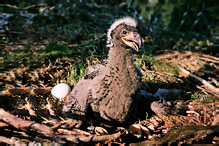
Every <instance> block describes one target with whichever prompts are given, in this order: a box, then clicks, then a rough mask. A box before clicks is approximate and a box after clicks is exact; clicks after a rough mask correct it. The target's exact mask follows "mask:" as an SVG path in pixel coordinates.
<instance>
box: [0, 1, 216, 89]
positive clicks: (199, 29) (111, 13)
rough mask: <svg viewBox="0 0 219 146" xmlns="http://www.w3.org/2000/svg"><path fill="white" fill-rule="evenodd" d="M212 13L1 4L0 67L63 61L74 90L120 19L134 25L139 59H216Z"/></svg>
mask: <svg viewBox="0 0 219 146" xmlns="http://www.w3.org/2000/svg"><path fill="white" fill-rule="evenodd" d="M218 11H219V5H218V1H217V0H184V1H181V0H136V1H134V0H112V1H109V0H97V1H95V0H87V1H85V0H40V1H35V0H28V1H23V0H4V1H1V4H0V48H1V52H0V53H1V54H0V55H1V63H2V64H3V66H2V67H1V68H2V70H3V71H4V70H6V71H8V70H10V69H12V68H14V67H22V66H24V67H28V68H38V67H42V66H43V65H45V66H48V65H49V64H51V63H53V62H55V61H56V60H57V59H58V58H62V59H63V58H65V57H67V58H68V59H67V60H68V61H70V64H73V65H72V66H71V67H70V68H71V71H70V73H69V74H68V75H67V77H68V81H70V84H71V85H74V84H75V82H76V81H77V80H78V79H79V78H80V77H81V76H82V75H83V74H84V72H86V68H87V67H88V66H90V65H94V64H97V63H100V62H101V61H102V60H103V59H105V58H106V57H107V53H108V48H106V32H107V29H108V28H109V26H110V24H111V23H112V22H113V21H114V20H115V19H117V18H120V17H123V16H132V17H134V18H135V19H136V20H137V21H138V30H139V33H140V34H141V36H142V40H143V47H142V49H141V52H140V55H146V56H155V55H159V52H162V51H161V50H173V51H179V50H185V51H195V52H199V51H200V52H203V53H206V54H210V55H213V56H218V39H219V31H218V27H219V26H218V23H219V22H218V19H219V16H218V14H219V12H218ZM64 60H66V58H65V59H64ZM149 64H150V63H149ZM64 66H65V65H62V66H61V67H64ZM67 72H68V71H67ZM61 78H62V77H60V78H59V79H58V80H57V81H55V80H54V81H55V82H60V80H62V79H61ZM22 79H23V77H22ZM45 80H46V79H45ZM21 82H22V84H25V83H27V80H26V79H23V80H22V81H21ZM45 82H46V81H45ZM55 82H54V83H55Z"/></svg>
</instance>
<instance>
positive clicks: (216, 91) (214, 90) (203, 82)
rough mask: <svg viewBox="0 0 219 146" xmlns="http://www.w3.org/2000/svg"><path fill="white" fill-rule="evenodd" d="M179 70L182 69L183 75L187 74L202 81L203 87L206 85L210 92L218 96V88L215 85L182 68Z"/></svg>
mask: <svg viewBox="0 0 219 146" xmlns="http://www.w3.org/2000/svg"><path fill="white" fill-rule="evenodd" d="M179 69H180V70H181V71H182V72H183V73H185V74H186V75H189V76H191V77H193V78H195V79H196V80H198V81H200V82H201V83H202V84H203V85H205V86H206V87H207V88H208V89H209V90H211V91H213V92H215V93H216V94H218V93H219V90H218V88H216V87H214V86H213V85H211V84H210V83H208V82H207V81H206V80H204V79H202V78H200V77H198V76H196V75H194V74H192V73H190V72H189V71H187V70H185V69H183V68H181V67H179Z"/></svg>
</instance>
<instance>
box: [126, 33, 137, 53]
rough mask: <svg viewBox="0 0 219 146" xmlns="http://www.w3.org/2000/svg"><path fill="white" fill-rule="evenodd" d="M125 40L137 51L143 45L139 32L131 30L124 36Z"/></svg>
mask: <svg viewBox="0 0 219 146" xmlns="http://www.w3.org/2000/svg"><path fill="white" fill-rule="evenodd" d="M122 40H123V42H124V43H125V44H126V45H128V46H129V47H131V48H133V49H135V50H136V51H137V52H138V51H139V48H140V47H141V37H140V35H139V34H138V33H137V32H130V33H129V34H128V35H127V36H125V37H122Z"/></svg>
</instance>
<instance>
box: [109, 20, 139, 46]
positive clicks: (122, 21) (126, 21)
mask: <svg viewBox="0 0 219 146" xmlns="http://www.w3.org/2000/svg"><path fill="white" fill-rule="evenodd" d="M121 23H125V24H127V25H129V26H134V27H136V26H137V21H136V20H135V19H133V18H132V17H123V18H120V19H117V20H115V21H114V23H113V24H112V25H111V26H110V28H109V29H108V31H107V46H108V47H110V46H112V37H111V33H112V31H113V30H114V29H115V28H116V27H117V26H118V25H119V24H121Z"/></svg>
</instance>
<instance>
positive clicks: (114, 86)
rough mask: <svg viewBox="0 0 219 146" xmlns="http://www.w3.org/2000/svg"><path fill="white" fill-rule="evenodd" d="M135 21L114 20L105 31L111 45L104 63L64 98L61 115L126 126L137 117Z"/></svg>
mask: <svg viewBox="0 0 219 146" xmlns="http://www.w3.org/2000/svg"><path fill="white" fill-rule="evenodd" d="M136 25H137V23H136V21H135V20H134V19H133V18H130V17H125V18H122V19H119V20H116V21H115V22H114V23H113V24H112V25H111V27H110V29H109V30H108V41H109V42H110V43H113V45H111V47H110V50H109V55H108V59H107V63H106V64H100V65H97V66H96V67H92V68H90V69H89V71H88V73H87V74H86V76H85V77H84V78H82V79H81V80H79V82H78V83H77V85H76V86H75V87H74V89H73V90H72V92H71V94H70V95H69V96H68V97H67V98H66V102H65V105H64V107H63V112H64V113H65V114H68V116H69V117H71V118H75V119H78V120H80V121H82V122H83V121H86V119H87V118H88V117H91V118H92V119H93V120H94V121H95V120H96V121H99V122H100V121H108V122H111V123H127V122H128V121H129V119H130V118H131V117H132V116H135V115H136V109H137V102H138V99H137V98H136V94H138V92H137V91H138V89H139V85H140V83H141V76H140V73H139V70H138V69H137V68H136V66H135V64H134V62H133V59H132V49H134V50H136V51H138V49H139V47H140V46H141V39H140V35H139V34H138V33H137V30H136V28H135V27H136Z"/></svg>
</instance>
